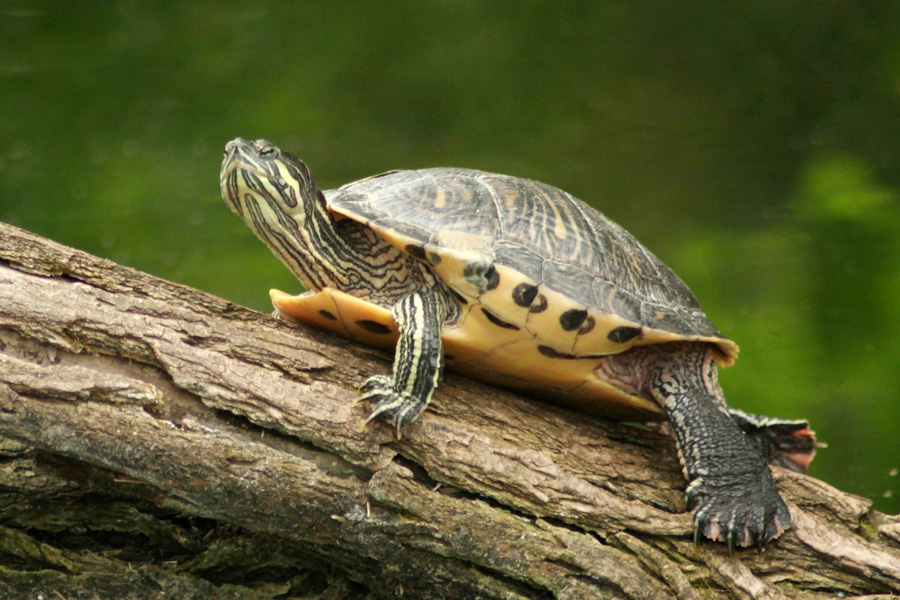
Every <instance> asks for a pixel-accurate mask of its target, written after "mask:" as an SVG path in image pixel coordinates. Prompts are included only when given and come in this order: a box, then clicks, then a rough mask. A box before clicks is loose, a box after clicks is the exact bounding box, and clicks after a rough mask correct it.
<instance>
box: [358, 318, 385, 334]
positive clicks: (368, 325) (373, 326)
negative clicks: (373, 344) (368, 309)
mask: <svg viewBox="0 0 900 600" xmlns="http://www.w3.org/2000/svg"><path fill="white" fill-rule="evenodd" d="M356 324H357V325H358V326H359V328H360V329H365V330H366V331H368V332H369V333H378V334H382V335H383V334H386V333H390V332H391V328H390V327H388V326H387V325H384V324H382V323H378V322H377V321H369V320H367V319H360V320H359V321H357V322H356Z"/></svg>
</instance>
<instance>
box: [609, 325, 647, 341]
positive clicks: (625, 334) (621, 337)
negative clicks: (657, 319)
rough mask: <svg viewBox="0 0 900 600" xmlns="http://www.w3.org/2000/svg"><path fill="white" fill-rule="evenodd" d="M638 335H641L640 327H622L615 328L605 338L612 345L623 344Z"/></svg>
mask: <svg viewBox="0 0 900 600" xmlns="http://www.w3.org/2000/svg"><path fill="white" fill-rule="evenodd" d="M639 335H641V328H640V327H628V326H625V325H623V326H622V327H616V328H615V329H613V330H612V331H610V332H609V334H608V335H607V336H606V337H607V338H609V341H611V342H613V343H616V344H624V343H625V342H630V341H631V340H633V339H634V338H636V337H638V336H639Z"/></svg>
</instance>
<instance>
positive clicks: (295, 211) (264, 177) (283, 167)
mask: <svg viewBox="0 0 900 600" xmlns="http://www.w3.org/2000/svg"><path fill="white" fill-rule="evenodd" d="M220 185H221V187H222V198H224V200H225V202H226V203H227V204H228V206H229V207H230V208H231V210H233V211H234V212H235V213H236V214H237V215H238V216H239V217H241V218H242V219H244V220H245V221H247V224H248V225H250V227H251V228H252V229H253V230H254V231H257V229H258V225H259V224H260V223H256V224H254V223H252V222H251V221H250V220H251V219H255V218H256V217H255V216H253V215H254V213H258V214H257V216H259V217H261V218H262V219H264V222H265V224H267V225H268V226H272V225H273V220H277V217H278V215H279V214H287V215H290V216H292V217H294V218H295V219H297V218H299V219H300V220H303V217H304V214H303V213H304V212H305V211H306V210H307V209H308V208H309V207H310V205H315V204H324V202H320V196H321V195H322V193H321V191H320V190H319V188H318V186H317V185H316V183H315V181H314V180H313V178H312V175H310V173H309V168H308V167H307V166H306V165H305V164H304V163H303V161H301V160H299V159H297V158H295V157H294V156H291V155H290V154H288V153H287V152H282V151H281V150H280V149H279V148H278V147H277V146H275V145H274V144H272V143H271V142H269V141H267V140H256V141H253V142H251V141H249V140H245V139H244V138H236V139H234V140H232V141H230V142H228V144H227V145H226V146H225V159H224V160H223V161H222V174H221V179H220Z"/></svg>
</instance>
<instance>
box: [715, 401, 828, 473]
mask: <svg viewBox="0 0 900 600" xmlns="http://www.w3.org/2000/svg"><path fill="white" fill-rule="evenodd" d="M728 414H729V415H730V416H731V420H732V421H734V422H735V424H737V426H738V427H740V428H741V431H743V432H744V433H746V434H747V435H749V436H750V437H751V438H753V439H754V440H755V441H756V444H757V445H758V446H759V450H760V452H762V455H763V457H765V459H766V461H767V462H768V463H769V464H770V465H775V466H778V467H782V468H785V469H788V470H791V471H796V472H797V473H806V470H807V469H808V468H809V464H810V463H811V462H812V460H813V458H814V457H815V455H816V449H817V448H820V447H823V446H824V444H821V443H820V442H817V441H816V434H815V432H814V431H812V430H811V429H810V428H809V422H808V421H805V420H796V421H794V420H787V419H776V418H772V417H762V416H760V415H752V414H749V413H745V412H744V411H741V410H738V409H736V408H731V407H729V408H728Z"/></svg>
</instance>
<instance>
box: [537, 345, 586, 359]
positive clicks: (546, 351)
mask: <svg viewBox="0 0 900 600" xmlns="http://www.w3.org/2000/svg"><path fill="white" fill-rule="evenodd" d="M537 349H538V352H540V353H541V354H543V355H544V356H546V357H547V358H563V359H567V360H571V359H573V358H578V357H577V356H575V355H574V354H566V353H565V352H558V351H556V350H554V349H553V348H551V347H550V346H543V345H541V346H538V347H537Z"/></svg>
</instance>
